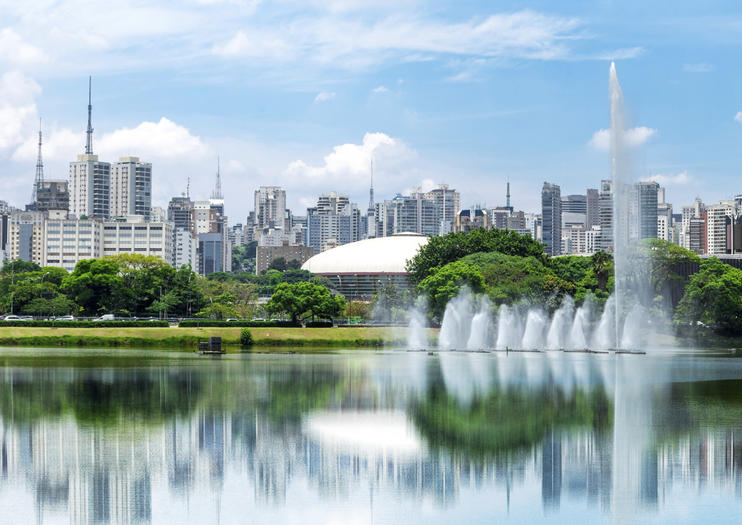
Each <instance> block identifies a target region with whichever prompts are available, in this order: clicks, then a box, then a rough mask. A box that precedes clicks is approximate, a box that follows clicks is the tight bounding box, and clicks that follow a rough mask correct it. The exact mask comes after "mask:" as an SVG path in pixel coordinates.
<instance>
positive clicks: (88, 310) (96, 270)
mask: <svg viewBox="0 0 742 525" xmlns="http://www.w3.org/2000/svg"><path fill="white" fill-rule="evenodd" d="M61 290H62V291H63V292H64V293H65V294H66V295H67V297H68V298H69V299H71V300H72V301H74V302H75V303H76V304H77V305H79V306H80V307H81V308H82V311H83V313H84V314H85V315H97V314H99V313H107V312H110V313H114V312H118V311H119V308H120V306H121V305H122V304H127V303H128V302H129V301H130V300H131V293H132V290H131V289H129V288H127V287H126V286H125V285H124V279H123V277H122V276H121V275H120V274H119V265H118V263H117V262H116V261H115V260H114V259H111V258H107V257H104V258H103V259H84V260H82V261H80V262H78V263H77V265H76V266H75V269H74V270H73V271H72V273H71V274H69V275H67V277H65V279H64V281H63V282H62V287H61Z"/></svg>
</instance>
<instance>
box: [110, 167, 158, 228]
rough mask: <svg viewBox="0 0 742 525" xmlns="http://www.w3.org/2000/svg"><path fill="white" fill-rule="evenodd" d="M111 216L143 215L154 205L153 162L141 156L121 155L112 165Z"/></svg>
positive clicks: (145, 216)
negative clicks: (142, 160)
mask: <svg viewBox="0 0 742 525" xmlns="http://www.w3.org/2000/svg"><path fill="white" fill-rule="evenodd" d="M110 201H111V204H110V217H124V216H126V215H142V216H143V217H144V220H149V218H150V213H151V207H152V164H150V163H149V162H139V157H120V158H119V160H118V162H114V163H113V164H112V165H111V198H110Z"/></svg>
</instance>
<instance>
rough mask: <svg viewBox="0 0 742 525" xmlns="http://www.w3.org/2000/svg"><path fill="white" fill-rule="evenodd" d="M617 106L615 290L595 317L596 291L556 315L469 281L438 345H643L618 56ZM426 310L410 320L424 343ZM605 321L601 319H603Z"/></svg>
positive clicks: (612, 80) (613, 104)
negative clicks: (499, 297) (477, 289)
mask: <svg viewBox="0 0 742 525" xmlns="http://www.w3.org/2000/svg"><path fill="white" fill-rule="evenodd" d="M609 86H610V114H611V131H610V145H611V180H612V183H613V229H612V231H611V232H609V233H610V234H611V235H612V241H613V258H614V283H615V287H614V293H613V294H612V295H611V296H610V297H609V298H608V300H607V301H606V302H605V305H604V307H603V312H602V314H601V315H600V319H599V320H597V319H594V313H593V312H594V310H595V308H596V305H595V302H594V299H593V298H591V297H588V298H587V299H586V300H585V301H584V303H583V304H582V305H581V306H580V307H579V308H575V303H574V300H573V299H572V297H569V296H566V297H565V298H564V299H563V300H562V303H561V305H560V306H559V308H558V309H557V310H556V311H555V312H554V314H553V315H552V316H551V318H550V317H549V315H548V313H547V312H546V311H544V309H543V308H542V307H541V306H539V305H535V306H530V307H529V306H528V305H501V306H500V307H499V308H498V309H497V312H496V315H495V309H494V308H493V306H492V305H491V304H490V302H489V300H488V299H487V298H486V297H482V298H477V297H475V296H473V295H472V293H471V292H470V291H469V290H468V289H466V288H464V289H463V290H462V292H461V293H459V294H458V295H457V296H456V297H454V298H453V299H451V300H450V301H449V302H448V304H447V305H446V309H445V312H444V315H443V321H442V323H441V330H440V335H439V339H438V346H439V348H441V349H444V350H506V351H507V350H530V351H533V350H573V351H574V350H583V351H585V350H589V349H595V350H600V351H606V350H620V351H626V350H627V349H632V348H637V347H638V346H640V345H642V344H643V343H644V341H643V340H642V337H641V335H640V334H641V333H642V332H643V331H645V330H644V329H645V328H647V327H648V321H647V318H648V314H649V310H648V309H647V308H645V307H643V306H642V303H644V304H648V303H647V302H646V301H645V299H651V298H649V297H647V290H648V287H647V286H646V283H640V282H639V281H642V280H643V278H644V277H645V276H647V275H648V272H647V269H646V268H645V267H646V266H647V262H646V258H644V257H641V256H639V257H637V256H636V254H637V251H636V250H635V249H634V248H633V247H632V242H633V241H632V237H636V235H635V233H636V230H637V224H635V223H634V222H635V221H636V217H633V216H632V211H631V210H632V206H634V201H633V200H632V199H634V198H635V197H634V194H633V190H632V180H631V177H630V169H629V162H628V155H627V148H626V131H625V130H626V127H625V125H624V115H623V93H622V91H621V85H620V84H619V82H618V76H617V75H616V67H615V64H613V63H611V67H610V74H609ZM421 317H422V316H421V315H420V316H419V317H414V316H413V318H412V320H411V322H410V335H409V341H410V345H412V344H413V342H414V344H415V345H417V344H420V342H421V341H424V338H423V339H421V337H422V336H421V335H420V333H419V332H420V331H424V322H421ZM596 321H597V323H596Z"/></svg>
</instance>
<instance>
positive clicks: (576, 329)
mask: <svg viewBox="0 0 742 525" xmlns="http://www.w3.org/2000/svg"><path fill="white" fill-rule="evenodd" d="M592 312H593V299H592V296H588V297H587V298H586V299H585V302H584V303H582V306H580V307H579V308H578V309H577V312H575V318H574V321H573V322H572V328H571V329H570V331H569V346H570V348H587V347H588V341H589V340H590V335H589V334H590V324H591V323H592V316H593V313H592Z"/></svg>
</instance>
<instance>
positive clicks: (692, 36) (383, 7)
mask: <svg viewBox="0 0 742 525" xmlns="http://www.w3.org/2000/svg"><path fill="white" fill-rule="evenodd" d="M740 49H742V6H740V5H739V3H738V2H721V1H707V2H703V3H698V2H682V1H673V2H670V1H653V2H640V1H634V0H622V1H620V2H618V1H601V0H597V1H596V0H593V1H584V2H583V1H573V2H553V1H552V2H546V1H542V2H538V1H532V2H524V1H520V2H511V1H502V2H497V1H489V2H476V1H467V0H462V1H457V2H438V1H429V2H423V1H417V0H329V1H319V0H316V1H315V0H304V1H294V0H275V1H270V2H269V1H267V0H263V1H259V0H190V1H189V0H181V1H172V2H168V1H162V2H135V1H117V2H116V3H115V5H113V6H111V5H103V3H101V2H93V1H83V0H70V1H66V2H65V1H62V2H60V1H53V0H46V1H29V2H17V1H8V0H0V199H4V200H8V201H10V202H12V203H13V204H15V205H17V206H20V205H22V204H24V203H25V202H26V201H27V200H28V199H29V198H30V194H31V183H32V180H33V175H34V165H35V156H36V153H35V133H36V130H37V128H38V119H39V117H41V118H42V119H43V124H42V127H43V130H44V133H45V137H46V138H45V142H46V146H45V148H44V157H45V165H46V175H47V177H48V178H66V176H67V170H68V168H67V163H68V162H69V161H70V160H73V159H74V158H75V155H77V154H78V153H80V152H82V150H83V146H84V130H85V124H86V103H87V100H86V97H87V92H86V88H87V75H89V74H90V75H92V76H93V104H94V115H93V117H94V122H93V124H94V127H95V139H94V149H95V150H96V153H99V154H100V156H101V157H102V158H105V159H106V160H115V159H116V158H117V157H118V156H121V155H129V154H130V155H139V156H140V157H141V158H142V159H144V160H147V161H151V162H152V163H153V177H154V203H155V204H159V205H163V206H164V205H166V203H167V201H168V199H169V198H170V197H171V196H172V195H174V194H179V193H181V192H183V191H185V186H186V178H187V177H189V176H190V177H191V194H192V196H193V197H195V198H206V197H208V194H209V192H210V189H211V186H212V185H213V179H214V172H215V168H216V157H217V155H219V156H220V158H221V165H222V176H223V187H224V191H225V194H226V207H227V212H228V214H229V215H230V221H231V222H233V223H234V222H244V218H245V215H246V214H247V212H248V211H250V210H251V209H252V193H253V190H254V189H255V188H256V187H257V186H259V185H272V184H276V185H282V186H285V187H286V189H287V192H288V200H289V204H290V205H291V207H292V208H293V209H294V211H295V213H298V214H300V213H303V212H304V210H303V209H302V208H303V207H306V205H308V204H311V203H312V202H313V201H315V200H316V196H317V195H318V194H319V193H320V192H327V191H333V190H334V191H338V192H343V193H348V194H350V195H351V197H352V198H353V199H354V200H356V201H357V202H359V204H360V205H361V206H362V207H363V208H365V204H366V202H367V200H368V181H369V169H370V168H369V166H370V159H371V158H372V157H373V158H374V160H375V166H376V178H375V180H376V195H377V198H391V197H393V195H394V194H395V193H396V192H403V191H405V190H409V189H411V188H415V187H423V188H426V187H429V186H431V185H432V184H434V183H441V182H443V183H448V184H449V185H451V186H452V187H455V188H457V189H459V190H460V191H461V193H462V204H463V205H465V206H469V205H474V204H482V205H489V206H492V205H499V204H504V188H505V182H506V180H508V179H509V180H510V181H511V183H512V194H513V197H512V198H513V204H514V205H515V206H516V207H519V208H523V209H525V210H527V211H537V210H538V209H539V207H540V187H541V184H542V183H543V182H544V181H545V180H548V181H550V182H555V183H558V184H560V185H561V187H562V192H563V193H565V194H566V193H582V192H584V190H585V188H586V187H597V186H598V182H599V180H600V179H601V178H607V177H608V166H609V163H608V153H607V151H606V150H605V147H604V144H605V142H606V138H607V137H606V135H605V133H601V132H600V130H604V129H606V128H607V127H608V125H609V112H608V68H609V64H610V61H611V60H615V61H616V65H617V69H618V74H619V78H620V80H621V83H622V86H623V91H624V95H625V99H626V102H627V105H628V114H629V121H630V123H631V126H632V127H633V128H634V129H633V131H632V135H631V136H632V138H633V139H632V140H633V142H634V147H633V148H632V167H633V170H634V171H635V174H636V178H648V177H654V178H655V179H657V180H659V181H660V182H661V183H663V184H664V185H665V186H666V187H667V194H668V200H670V201H671V202H672V203H673V204H674V205H675V207H676V211H678V212H679V209H680V206H681V205H683V204H688V203H690V202H691V201H692V199H693V198H694V197H695V196H696V195H700V196H701V197H702V198H703V199H704V200H705V201H706V202H715V201H717V200H719V199H724V198H730V197H731V196H733V195H734V194H735V193H742V184H741V183H740V180H742V179H741V178H740V176H739V175H740V169H739V165H740V153H739V151H740V148H739V146H738V145H739V141H740V138H742V113H739V117H737V114H738V112H742V82H740V80H741V79H740V76H742V71H740V67H739V58H740V55H741V53H740ZM735 117H736V118H735Z"/></svg>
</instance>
